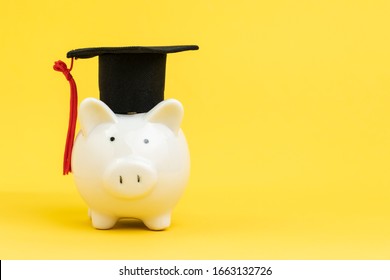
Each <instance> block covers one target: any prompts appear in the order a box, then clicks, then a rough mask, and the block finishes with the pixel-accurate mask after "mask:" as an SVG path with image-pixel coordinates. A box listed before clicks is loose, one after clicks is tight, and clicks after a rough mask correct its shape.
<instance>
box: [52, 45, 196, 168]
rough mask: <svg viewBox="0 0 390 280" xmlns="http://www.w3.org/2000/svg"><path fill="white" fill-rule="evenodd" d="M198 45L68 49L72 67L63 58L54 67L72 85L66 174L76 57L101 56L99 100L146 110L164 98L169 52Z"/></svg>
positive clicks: (124, 110) (116, 107) (118, 109)
mask: <svg viewBox="0 0 390 280" xmlns="http://www.w3.org/2000/svg"><path fill="white" fill-rule="evenodd" d="M198 49H199V47H198V46H196V45H182V46H154V47H141V46H131V47H98V48H83V49H75V50H72V51H70V52H68V53H67V57H68V58H72V65H71V67H70V69H68V68H67V66H66V64H65V63H64V62H62V61H57V62H55V64H54V70H56V71H60V72H62V73H63V74H64V75H65V77H66V79H67V80H68V81H69V83H70V87H71V105H70V106H71V109H70V117H69V127H68V136H67V142H66V146H65V155H64V174H68V172H70V171H71V168H70V160H71V152H72V147H73V141H74V131H75V127H76V118H77V88H76V83H75V82H74V79H73V77H72V75H71V74H70V71H71V70H72V67H73V59H87V58H93V57H95V56H98V57H99V91H100V100H101V101H103V102H104V103H106V104H107V106H108V107H109V108H110V109H111V110H112V111H113V112H114V113H116V114H129V113H145V112H148V111H149V110H151V109H152V108H153V107H154V106H156V105H157V104H158V103H159V102H161V101H163V100H164V85H165V66H166V58H167V54H168V53H177V52H182V51H189V50H198Z"/></svg>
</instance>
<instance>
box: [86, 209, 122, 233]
mask: <svg viewBox="0 0 390 280" xmlns="http://www.w3.org/2000/svg"><path fill="white" fill-rule="evenodd" d="M90 214H91V219H92V225H93V227H94V228H97V229H110V228H112V227H113V226H114V225H115V224H116V221H117V218H116V217H112V216H108V215H104V214H101V213H97V212H95V211H93V210H90Z"/></svg>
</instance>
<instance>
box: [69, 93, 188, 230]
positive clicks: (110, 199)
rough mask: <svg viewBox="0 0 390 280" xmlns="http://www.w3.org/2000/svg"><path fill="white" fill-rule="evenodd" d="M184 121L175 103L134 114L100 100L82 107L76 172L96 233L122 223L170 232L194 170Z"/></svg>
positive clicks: (74, 155) (74, 153)
mask: <svg viewBox="0 0 390 280" xmlns="http://www.w3.org/2000/svg"><path fill="white" fill-rule="evenodd" d="M182 118H183V107H182V105H181V103H180V102H179V101H177V100H174V99H168V100H165V101H161V102H160V103H159V104H157V105H156V106H155V107H154V108H153V109H151V110H150V111H149V112H147V113H140V114H133V115H121V114H114V113H113V111H111V109H110V108H109V107H108V106H107V105H106V104H105V103H103V102H102V101H100V100H97V99H94V98H87V99H85V100H84V101H83V102H82V103H81V104H80V109H79V121H80V132H79V133H78V135H77V137H76V139H75V143H74V147H73V151H72V172H73V175H74V180H75V183H76V186H77V189H78V191H79V192H80V195H81V196H82V198H83V199H84V200H85V202H86V203H87V205H88V206H89V215H90V218H91V220H92V225H93V226H94V227H95V228H97V229H109V228H112V227H113V226H114V225H115V224H116V222H117V221H118V220H119V219H121V218H135V219H139V220H141V221H142V222H143V223H144V224H145V225H146V226H147V227H148V228H149V229H152V230H163V229H165V228H167V227H169V225H170V222H171V213H172V210H173V208H174V206H175V204H176V203H177V202H178V200H179V198H180V197H181V195H182V194H183V191H184V189H185V186H186V183H187V181H188V177H189V170H190V159H189V151H188V147H187V142H186V139H185V136H184V134H183V132H182V130H181V129H180V124H181V121H182Z"/></svg>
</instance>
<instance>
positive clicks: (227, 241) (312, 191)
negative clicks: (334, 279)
mask: <svg viewBox="0 0 390 280" xmlns="http://www.w3.org/2000/svg"><path fill="white" fill-rule="evenodd" d="M389 15H390V2H389V1H385V0H383V1H379V0H372V1H346V0H337V1H336V0H334V1H315V0H313V1H294V0H284V1H283V0H276V1H249V0H242V1H215V0H214V1H212V0H204V1H203V0H198V1H170V0H168V1H127V0H126V1H115V0H113V1H89V2H88V1H49V0H47V1H42V0H37V1H15V0H12V1H11V0H2V1H1V2H0V26H1V27H0V58H1V59H0V67H1V75H0V86H1V102H0V120H1V123H0V125H1V136H2V137H1V142H0V143H1V145H0V155H1V163H0V170H1V171H0V172H1V176H0V259H389V258H390V174H389V172H388V167H389V161H390V129H389V123H390V110H389V105H390V39H389V38H390V37H389V30H390V16H389ZM176 44H198V45H199V46H200V50H199V51H196V52H185V53H178V54H171V55H169V56H168V63H167V77H166V88H165V96H166V98H168V97H174V98H177V99H178V100H180V101H181V102H182V103H183V105H184V107H185V110H186V114H185V118H184V122H183V126H182V127H183V130H184V131H185V133H186V136H187V138H188V142H189V146H190V150H191V155H192V169H191V179H190V183H189V185H188V188H187V190H186V192H185V195H184V197H183V198H182V199H181V200H180V203H179V204H178V206H177V207H176V208H175V210H174V213H173V223H172V226H171V227H170V228H169V229H168V230H166V231H163V232H153V231H149V230H147V229H146V228H145V227H144V226H143V225H142V224H141V223H139V222H131V221H127V222H126V221H124V222H120V223H119V224H118V226H117V227H116V228H114V229H112V230H109V231H98V230H94V229H93V228H92V227H91V225H90V222H89V220H88V218H87V206H86V205H85V204H84V202H83V201H82V200H81V198H80V197H79V195H78V193H77V190H76V188H75V186H74V183H73V178H72V175H70V176H67V177H64V176H62V155H63V147H64V142H65V136H66V129H67V122H68V112H69V86H68V83H67V81H66V80H65V78H64V77H63V75H62V74H60V73H57V72H54V71H53V70H52V65H53V63H54V61H55V60H58V59H62V60H66V58H65V55H66V52H67V51H69V50H71V49H75V48H82V47H94V46H126V45H176ZM66 62H67V63H69V61H68V60H66ZM72 74H73V76H74V77H75V79H76V82H77V85H78V89H79V100H82V99H84V98H85V97H88V96H93V97H98V88H97V59H96V58H95V59H91V60H77V61H76V62H75V66H74V69H73V71H72Z"/></svg>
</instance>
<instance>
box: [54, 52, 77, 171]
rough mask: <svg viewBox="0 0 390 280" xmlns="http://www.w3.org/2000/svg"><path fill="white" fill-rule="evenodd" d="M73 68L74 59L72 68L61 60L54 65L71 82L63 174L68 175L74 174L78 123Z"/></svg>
mask: <svg viewBox="0 0 390 280" xmlns="http://www.w3.org/2000/svg"><path fill="white" fill-rule="evenodd" d="M72 68H73V58H72V62H71V65H70V68H69V69H68V67H67V66H66V64H65V63H64V62H63V61H61V60H59V61H56V62H55V63H54V66H53V69H54V70H55V71H59V72H62V74H64V76H65V78H66V79H67V80H68V81H69V85H70V112H69V124H68V134H67V136H66V144H65V152H64V163H63V174H64V175H67V174H68V173H69V172H72V167H71V161H72V149H73V142H74V135H75V131H76V121H77V102H78V101H77V87H76V82H75V81H74V79H73V77H72V75H71V74H70V71H72Z"/></svg>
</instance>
